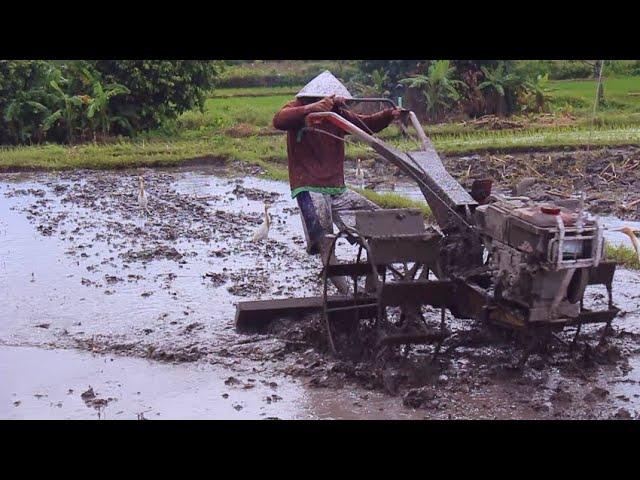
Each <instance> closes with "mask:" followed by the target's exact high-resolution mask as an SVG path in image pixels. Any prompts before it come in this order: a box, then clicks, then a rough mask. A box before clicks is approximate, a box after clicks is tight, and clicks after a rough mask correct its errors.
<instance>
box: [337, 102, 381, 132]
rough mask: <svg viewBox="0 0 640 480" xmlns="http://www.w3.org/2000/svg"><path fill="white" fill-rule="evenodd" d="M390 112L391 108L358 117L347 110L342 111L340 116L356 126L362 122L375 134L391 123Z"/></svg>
mask: <svg viewBox="0 0 640 480" xmlns="http://www.w3.org/2000/svg"><path fill="white" fill-rule="evenodd" d="M391 112H393V110H392V109H391V108H387V109H385V110H382V111H380V112H376V113H374V114H371V115H359V114H357V113H353V112H350V111H349V110H343V111H342V116H343V117H345V118H346V119H347V120H349V121H350V122H351V123H353V124H354V125H356V126H360V122H362V123H364V124H365V125H366V126H367V128H368V129H369V130H371V131H372V132H373V133H377V132H379V131H380V130H384V129H385V128H387V127H388V126H389V124H390V123H391V122H392V121H393V115H392V114H391Z"/></svg>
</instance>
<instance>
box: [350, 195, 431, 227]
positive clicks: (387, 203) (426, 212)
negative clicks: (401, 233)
mask: <svg viewBox="0 0 640 480" xmlns="http://www.w3.org/2000/svg"><path fill="white" fill-rule="evenodd" d="M353 190H354V191H356V192H358V193H359V194H360V195H362V196H364V197H365V198H367V199H369V200H371V201H372V202H373V203H375V204H376V205H378V206H379V207H382V208H417V209H419V210H421V211H422V215H423V216H424V218H425V219H427V220H431V219H432V213H431V209H430V208H429V206H428V205H427V204H426V203H425V202H419V201H416V200H412V199H410V198H407V197H404V196H402V195H400V194H398V193H393V192H384V193H380V192H375V191H373V190H368V189H365V188H354V189H353Z"/></svg>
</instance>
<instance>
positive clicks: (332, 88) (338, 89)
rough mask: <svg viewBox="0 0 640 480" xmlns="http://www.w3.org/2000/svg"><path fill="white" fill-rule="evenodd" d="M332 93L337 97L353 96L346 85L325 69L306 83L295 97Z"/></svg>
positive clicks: (324, 95)
mask: <svg viewBox="0 0 640 480" xmlns="http://www.w3.org/2000/svg"><path fill="white" fill-rule="evenodd" d="M333 94H335V95H336V96H337V97H343V98H353V97H352V96H351V94H350V93H349V90H347V87H345V86H344V85H343V84H342V82H340V80H338V79H337V78H336V77H334V76H333V74H332V73H331V72H330V71H329V70H325V71H324V72H322V73H321V74H320V75H318V76H317V77H316V78H314V79H313V80H311V81H310V82H309V83H307V84H306V85H305V86H304V87H303V88H302V90H300V91H299V92H298V94H297V95H296V97H298V98H300V97H327V96H329V95H333Z"/></svg>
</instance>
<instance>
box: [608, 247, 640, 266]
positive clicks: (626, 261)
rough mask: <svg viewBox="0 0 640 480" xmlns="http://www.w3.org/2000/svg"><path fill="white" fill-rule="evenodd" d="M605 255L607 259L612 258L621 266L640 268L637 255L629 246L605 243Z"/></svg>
mask: <svg viewBox="0 0 640 480" xmlns="http://www.w3.org/2000/svg"><path fill="white" fill-rule="evenodd" d="M605 256H606V258H607V259H608V260H613V261H615V262H617V263H618V264H619V265H621V266H624V267H626V268H632V269H634V270H640V261H638V255H637V254H636V251H635V250H634V249H633V248H631V247H627V246H626V245H607V246H606V247H605Z"/></svg>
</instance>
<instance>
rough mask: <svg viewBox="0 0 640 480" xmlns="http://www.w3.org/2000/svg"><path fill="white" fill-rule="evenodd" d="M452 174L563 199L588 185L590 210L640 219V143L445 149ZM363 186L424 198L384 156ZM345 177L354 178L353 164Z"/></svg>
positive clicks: (368, 165) (370, 166)
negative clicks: (464, 151) (451, 151)
mask: <svg viewBox="0 0 640 480" xmlns="http://www.w3.org/2000/svg"><path fill="white" fill-rule="evenodd" d="M441 158H442V161H443V163H444V165H445V167H446V168H447V170H448V171H449V173H451V175H453V176H454V177H455V178H456V179H457V180H458V181H459V182H460V183H462V184H463V185H465V187H466V188H468V189H470V188H471V184H472V183H473V181H474V180H477V179H485V178H490V179H492V180H493V182H494V190H495V191H498V192H501V193H509V194H515V195H527V196H530V197H531V198H533V199H534V200H537V201H545V200H559V199H563V198H568V197H569V196H570V195H571V194H573V193H576V192H578V191H584V192H585V193H586V196H587V199H586V200H587V204H588V206H589V210H590V211H591V212H593V213H596V214H598V215H608V216H616V217H618V218H620V219H624V220H636V221H637V220H640V147H631V146H630V147H619V148H593V149H590V150H587V149H583V150H562V151H548V152H546V151H545V152H524V153H509V154H501V153H493V154H490V153H483V154H469V155H442V156H441ZM363 164H365V179H364V182H363V183H362V186H363V187H364V188H371V189H374V190H377V191H389V190H394V189H395V190H397V191H399V192H402V193H404V192H409V193H410V194H411V195H412V196H415V197H416V198H422V196H421V194H420V191H419V189H417V188H416V187H415V185H414V184H412V183H410V182H409V181H408V179H406V177H404V175H403V174H401V173H400V172H396V167H389V165H388V164H387V163H386V162H375V161H373V160H369V161H367V162H364V161H363ZM349 167H350V168H348V171H347V177H348V178H349V180H351V181H353V182H354V184H355V166H353V165H350V166H349Z"/></svg>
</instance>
